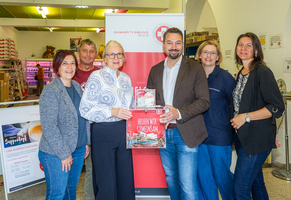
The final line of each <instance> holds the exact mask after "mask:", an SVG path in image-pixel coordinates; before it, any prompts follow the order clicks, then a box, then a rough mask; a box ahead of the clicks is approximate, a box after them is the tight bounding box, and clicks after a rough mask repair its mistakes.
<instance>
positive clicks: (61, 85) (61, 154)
mask: <svg viewBox="0 0 291 200" xmlns="http://www.w3.org/2000/svg"><path fill="white" fill-rule="evenodd" d="M77 67H78V62H77V59H76V56H75V55H74V54H73V53H71V52H69V51H62V52H59V53H57V54H56V55H55V57H54V60H53V69H54V73H55V74H56V75H57V76H56V78H55V79H54V80H53V81H52V82H50V83H49V84H48V85H47V86H45V88H44V89H43V92H42V93H41V95H40V99H39V111H40V123H41V127H42V131H43V134H42V138H41V140H40V143H39V153H38V156H39V160H40V163H41V164H42V166H43V170H44V174H45V179H46V187H47V193H46V199H72V200H73V199H76V187H77V185H78V181H79V177H80V174H81V171H82V167H83V163H84V157H87V156H88V154H89V148H90V147H89V145H90V125H89V122H88V121H86V120H85V119H84V118H82V117H81V115H80V112H79V104H80V101H81V96H82V89H81V86H80V85H79V83H77V82H76V81H73V80H72V78H73V76H74V75H75V72H76V69H77Z"/></svg>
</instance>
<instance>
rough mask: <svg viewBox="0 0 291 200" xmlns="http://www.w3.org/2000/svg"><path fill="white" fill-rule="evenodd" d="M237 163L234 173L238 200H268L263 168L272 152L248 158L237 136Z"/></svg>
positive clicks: (235, 193)
mask: <svg viewBox="0 0 291 200" xmlns="http://www.w3.org/2000/svg"><path fill="white" fill-rule="evenodd" d="M234 144H235V149H236V152H237V162H236V167H235V172H234V195H235V199H236V200H251V199H253V200H268V199H269V196H268V192H267V189H266V186H265V182H264V176H263V172H262V166H263V164H264V162H265V160H266V159H267V157H268V155H269V154H270V152H271V151H266V152H263V153H260V154H256V155H253V156H250V157H248V156H247V155H246V153H245V151H244V150H243V148H242V146H241V143H240V142H239V139H238V138H237V136H235V137H234ZM251 192H252V197H251Z"/></svg>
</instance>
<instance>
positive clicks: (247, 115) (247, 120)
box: [246, 113, 251, 123]
mask: <svg viewBox="0 0 291 200" xmlns="http://www.w3.org/2000/svg"><path fill="white" fill-rule="evenodd" d="M246 122H248V123H250V122H251V118H250V116H249V113H247V114H246Z"/></svg>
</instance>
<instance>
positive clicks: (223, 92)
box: [196, 40, 234, 200]
mask: <svg viewBox="0 0 291 200" xmlns="http://www.w3.org/2000/svg"><path fill="white" fill-rule="evenodd" d="M196 58H197V60H198V61H199V62H201V64H202V66H203V68H204V70H205V73H206V76H207V80H208V86H209V96H210V105H211V106H210V108H209V110H208V111H206V112H205V113H204V114H203V117H204V121H205V125H206V129H207V133H208V138H206V139H205V140H204V142H203V143H202V144H201V145H200V147H199V161H198V177H199V181H200V185H201V190H202V194H203V197H204V199H209V200H218V199H219V196H218V189H219V192H220V194H221V197H222V199H223V200H227V199H230V200H232V199H234V195H233V174H232V173H231V171H230V165H231V156H232V149H231V148H232V132H231V125H230V123H229V120H230V104H231V99H232V96H231V95H232V90H233V87H234V78H233V77H232V76H231V74H230V73H228V72H227V71H225V70H223V69H221V68H220V67H219V64H220V63H221V62H222V54H221V51H220V48H219V44H218V42H217V41H216V40H212V41H206V42H204V43H202V44H201V45H200V46H199V48H198V50H197V54H196ZM201 198H202V197H201Z"/></svg>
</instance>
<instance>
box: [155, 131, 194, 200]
mask: <svg viewBox="0 0 291 200" xmlns="http://www.w3.org/2000/svg"><path fill="white" fill-rule="evenodd" d="M166 145H167V146H166V149H160V156H161V160H162V164H163V167H164V170H165V173H166V181H167V185H168V190H169V193H170V196H171V199H173V200H196V199H198V189H199V187H198V181H197V165H198V147H194V148H189V147H188V146H187V145H186V144H185V142H184V141H183V139H182V137H181V135H180V132H179V130H178V129H177V128H174V129H167V130H166Z"/></svg>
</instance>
